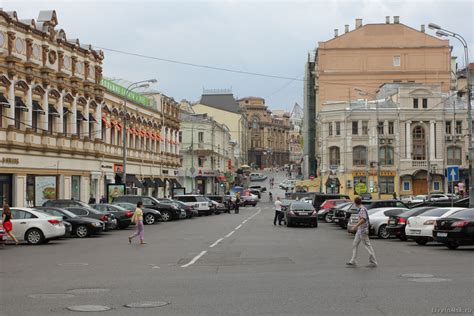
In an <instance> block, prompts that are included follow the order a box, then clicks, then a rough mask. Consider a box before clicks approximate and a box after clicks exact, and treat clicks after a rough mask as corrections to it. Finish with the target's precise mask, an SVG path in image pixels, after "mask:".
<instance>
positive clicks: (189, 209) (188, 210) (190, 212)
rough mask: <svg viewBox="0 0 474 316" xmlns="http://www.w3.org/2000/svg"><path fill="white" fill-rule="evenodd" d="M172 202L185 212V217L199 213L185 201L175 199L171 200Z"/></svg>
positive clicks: (191, 216)
mask: <svg viewBox="0 0 474 316" xmlns="http://www.w3.org/2000/svg"><path fill="white" fill-rule="evenodd" d="M173 202H174V203H176V204H177V205H178V207H180V208H182V209H183V210H184V211H185V212H186V218H193V217H195V216H198V215H199V213H198V211H197V210H195V209H194V207H193V206H190V205H186V204H185V203H183V202H181V201H177V200H173Z"/></svg>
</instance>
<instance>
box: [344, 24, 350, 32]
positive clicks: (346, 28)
mask: <svg viewBox="0 0 474 316" xmlns="http://www.w3.org/2000/svg"><path fill="white" fill-rule="evenodd" d="M344 27H345V30H344V33H349V24H346V25H344Z"/></svg>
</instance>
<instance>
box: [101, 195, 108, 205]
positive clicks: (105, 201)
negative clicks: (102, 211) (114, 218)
mask: <svg viewBox="0 0 474 316" xmlns="http://www.w3.org/2000/svg"><path fill="white" fill-rule="evenodd" d="M99 202H100V203H101V204H105V203H107V199H106V198H105V196H104V195H102V197H101V198H100V201H99Z"/></svg>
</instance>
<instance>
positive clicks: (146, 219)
mask: <svg viewBox="0 0 474 316" xmlns="http://www.w3.org/2000/svg"><path fill="white" fill-rule="evenodd" d="M112 205H118V206H120V207H122V208H124V209H126V210H127V211H130V212H132V213H133V212H135V209H136V208H137V205H136V204H132V203H128V202H112ZM142 211H143V224H145V225H152V224H154V223H156V222H158V221H161V213H160V212H159V211H157V210H154V209H151V208H146V207H142ZM132 216H133V215H132Z"/></svg>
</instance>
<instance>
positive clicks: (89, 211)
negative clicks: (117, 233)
mask: <svg viewBox="0 0 474 316" xmlns="http://www.w3.org/2000/svg"><path fill="white" fill-rule="evenodd" d="M65 209H66V210H68V211H70V212H71V213H73V214H75V215H77V216H81V217H90V218H93V219H98V220H100V221H102V222H103V223H104V225H105V230H112V229H115V228H116V227H117V220H116V219H115V216H114V214H112V213H104V212H101V211H98V210H95V209H93V208H92V207H90V206H88V207H80V206H72V207H65Z"/></svg>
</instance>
